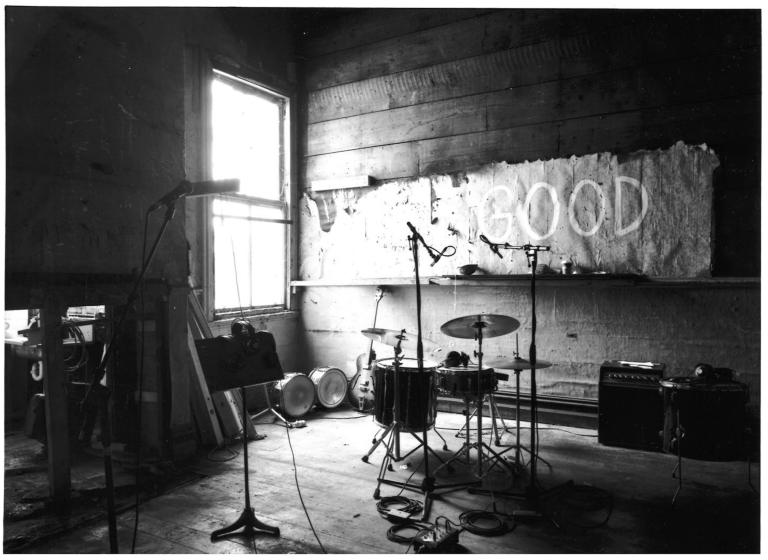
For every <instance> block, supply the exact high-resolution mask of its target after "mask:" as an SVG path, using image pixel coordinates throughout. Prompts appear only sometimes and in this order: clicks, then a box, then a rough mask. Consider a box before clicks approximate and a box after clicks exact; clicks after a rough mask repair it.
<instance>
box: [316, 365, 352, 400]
mask: <svg viewBox="0 0 768 560" xmlns="http://www.w3.org/2000/svg"><path fill="white" fill-rule="evenodd" d="M309 378H310V379H311V380H312V383H314V384H315V388H316V395H317V404H319V405H320V406H322V407H323V408H336V407H337V406H339V405H340V404H341V403H343V402H344V400H345V399H346V398H347V376H346V375H344V372H343V371H341V370H340V369H339V368H335V367H321V368H315V369H313V370H312V371H310V372H309Z"/></svg>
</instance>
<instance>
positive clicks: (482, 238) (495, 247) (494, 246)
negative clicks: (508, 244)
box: [480, 233, 504, 259]
mask: <svg viewBox="0 0 768 560" xmlns="http://www.w3.org/2000/svg"><path fill="white" fill-rule="evenodd" d="M480 241H482V242H483V243H485V244H487V245H488V247H490V248H491V251H493V252H494V253H496V254H497V255H498V257H499V258H500V259H503V258H504V257H503V256H502V255H501V253H499V246H498V245H497V244H496V243H491V242H490V241H489V239H488V238H487V237H486V236H485V235H483V234H482V233H481V234H480Z"/></svg>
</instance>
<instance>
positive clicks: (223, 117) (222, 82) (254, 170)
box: [210, 71, 290, 316]
mask: <svg viewBox="0 0 768 560" xmlns="http://www.w3.org/2000/svg"><path fill="white" fill-rule="evenodd" d="M210 93H211V172H212V175H213V179H227V178H238V179H240V192H239V194H237V195H233V196H230V195H227V196H221V197H217V198H215V199H214V200H213V202H212V204H211V210H212V224H213V286H214V289H213V296H214V310H215V314H216V315H217V316H222V315H226V314H227V313H240V311H241V309H242V310H265V311H266V310H272V309H276V308H277V309H284V308H285V307H286V302H287V279H288V262H289V259H288V225H289V223H290V221H289V217H290V213H289V201H290V197H289V193H290V189H289V183H288V177H289V173H288V161H287V154H288V153H289V150H288V133H287V131H288V100H287V98H285V97H283V96H280V95H278V94H276V93H273V92H270V91H267V90H266V89H264V88H261V87H259V86H257V85H255V84H252V83H250V82H247V81H245V80H242V79H240V78H236V77H233V76H229V75H227V74H224V73H222V72H217V71H216V72H215V73H214V76H213V80H212V82H211V92H210Z"/></svg>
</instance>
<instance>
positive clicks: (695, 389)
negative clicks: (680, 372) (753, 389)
mask: <svg viewBox="0 0 768 560" xmlns="http://www.w3.org/2000/svg"><path fill="white" fill-rule="evenodd" d="M660 383H661V386H662V391H663V394H664V433H663V436H664V437H663V449H664V451H665V452H667V453H677V452H678V451H679V452H680V455H682V456H683V457H689V458H691V459H702V460H709V461H729V460H734V459H738V458H740V457H741V454H742V452H743V447H742V446H743V435H744V424H745V413H746V403H747V400H748V393H747V386H746V385H744V384H743V383H738V382H736V381H724V382H721V381H715V382H713V381H704V380H702V379H700V378H698V377H671V378H668V379H662V380H661V382H660ZM678 427H680V428H681V431H682V432H683V437H682V440H680V441H678V438H677V437H676V436H677V428H678ZM678 446H679V449H678Z"/></svg>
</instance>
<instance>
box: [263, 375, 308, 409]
mask: <svg viewBox="0 0 768 560" xmlns="http://www.w3.org/2000/svg"><path fill="white" fill-rule="evenodd" d="M270 393H271V394H270V399H272V402H273V403H274V404H275V405H276V406H277V407H278V408H280V410H281V411H282V412H283V413H284V414H285V415H286V416H290V417H291V418H300V417H302V416H304V415H305V414H306V413H307V412H308V411H309V409H310V408H312V405H314V404H315V384H314V383H312V380H311V379H310V378H309V377H307V376H306V375H304V374H303V373H286V374H285V378H284V379H283V380H282V381H278V382H277V383H275V385H274V387H272V390H271V392H270Z"/></svg>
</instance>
